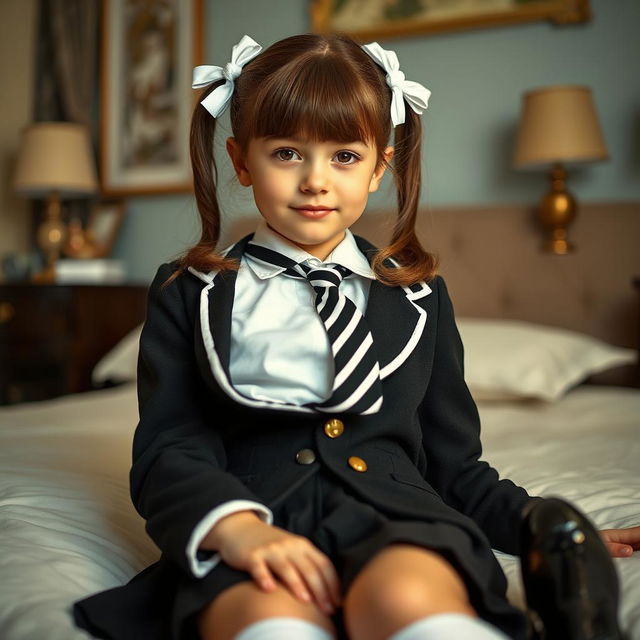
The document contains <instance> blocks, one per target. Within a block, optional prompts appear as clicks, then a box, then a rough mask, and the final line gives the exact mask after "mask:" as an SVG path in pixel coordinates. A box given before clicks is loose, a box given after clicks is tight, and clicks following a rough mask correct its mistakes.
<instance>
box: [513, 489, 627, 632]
mask: <svg viewBox="0 0 640 640" xmlns="http://www.w3.org/2000/svg"><path fill="white" fill-rule="evenodd" d="M521 543H522V553H521V555H520V566H521V569H522V580H523V583H524V589H525V594H526V599H527V606H528V608H529V615H530V619H531V620H532V622H533V627H534V630H535V631H536V633H537V634H538V635H539V637H540V638H543V639H544V640H623V635H622V633H621V632H620V628H619V626H618V599H619V591H620V589H619V585H618V577H617V574H616V570H615V567H614V565H613V561H612V559H611V556H610V555H609V551H608V550H607V548H606V546H605V544H604V542H603V541H602V539H601V538H600V534H599V533H598V531H597V530H596V529H595V528H594V526H593V525H592V524H591V522H590V521H589V520H588V519H587V517H586V516H585V515H584V514H582V513H581V512H580V511H578V509H577V508H576V507H574V506H572V505H571V504H569V503H568V502H566V501H564V500H561V499H559V498H546V499H544V500H540V501H536V502H534V503H533V504H532V506H531V507H530V508H529V509H528V511H526V512H525V515H524V519H523V521H522V528H521Z"/></svg>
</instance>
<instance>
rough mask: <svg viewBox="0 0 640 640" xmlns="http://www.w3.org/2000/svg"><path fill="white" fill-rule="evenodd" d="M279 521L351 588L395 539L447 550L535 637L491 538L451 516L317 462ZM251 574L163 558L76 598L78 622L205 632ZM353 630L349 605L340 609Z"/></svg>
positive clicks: (472, 590)
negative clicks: (350, 480) (361, 487)
mask: <svg viewBox="0 0 640 640" xmlns="http://www.w3.org/2000/svg"><path fill="white" fill-rule="evenodd" d="M269 506H270V507H271V508H272V511H273V514H274V524H275V525H277V526H279V527H282V528H284V529H287V530H288V531H291V532H292V533H296V534H298V535H302V536H305V537H307V538H309V539H310V540H311V541H312V542H313V543H314V544H315V545H316V546H317V547H318V548H319V549H321V550H322V551H323V552H324V553H325V554H327V555H328V556H329V557H330V558H331V559H332V560H333V562H334V564H335V567H336V570H337V572H338V576H339V577H340V579H341V586H342V592H343V594H345V593H346V592H347V591H348V589H349V585H350V584H351V582H352V581H353V580H354V578H355V577H356V576H357V575H358V573H359V572H360V571H361V569H362V568H363V567H364V565H365V564H366V563H367V562H368V561H369V560H370V559H371V558H372V557H373V556H374V555H375V554H376V553H377V552H378V551H380V550H381V549H383V548H384V547H386V546H388V545H390V544H393V543H408V544H415V545H419V546H422V547H425V548H428V549H431V550H434V551H436V552H438V553H440V554H441V555H442V556H443V557H444V558H445V559H446V560H447V561H448V562H449V563H450V564H451V565H452V566H453V567H454V568H455V569H456V570H457V571H458V573H459V574H460V575H461V577H462V579H463V580H464V582H465V584H466V587H467V591H468V593H469V598H470V601H471V604H472V606H473V607H474V609H475V610H476V611H477V612H478V615H479V616H480V617H481V618H483V619H485V620H487V621H488V622H490V623H491V624H493V625H495V626H496V627H498V628H499V629H501V630H502V631H503V632H504V633H506V634H507V635H508V636H509V637H511V638H514V639H515V640H525V639H526V638H527V637H528V632H527V623H526V618H525V616H524V614H523V613H522V612H521V611H520V610H519V609H517V608H516V607H514V606H512V605H511V604H509V602H508V601H507V599H506V595H505V594H506V586H507V583H506V578H505V576H504V573H503V572H502V569H501V567H500V565H499V563H498V562H497V560H496V559H495V556H494V555H493V552H492V551H491V549H490V548H489V547H488V546H480V545H478V540H477V539H476V540H472V538H471V537H470V536H469V535H468V534H467V533H466V532H465V531H463V530H462V529H460V528H457V527H455V526H453V525H449V524H444V523H431V522H417V521H398V520H391V519H389V518H387V517H386V516H385V515H384V514H381V513H379V512H377V511H376V510H375V509H374V508H372V507H371V506H370V505H368V504H365V503H364V502H362V501H361V500H359V499H358V498H356V497H354V496H352V495H349V494H348V493H346V492H345V491H344V489H343V487H342V486H341V485H340V484H339V483H338V482H337V481H336V480H335V479H334V478H333V477H332V476H330V475H328V473H327V472H325V471H324V470H322V469H320V468H319V467H316V468H313V469H310V473H309V475H308V476H305V477H304V478H303V479H302V481H301V482H299V483H298V484H297V486H295V487H291V488H290V489H289V491H287V495H286V496H281V497H280V498H279V500H278V502H277V504H274V505H269ZM247 580H251V576H250V575H249V574H248V573H246V572H244V571H238V570H236V569H233V568H231V567H229V566H228V565H226V564H224V563H219V564H218V565H216V567H214V569H212V570H211V572H210V573H209V574H207V575H206V576H205V577H204V578H193V577H190V576H187V575H186V574H185V573H184V571H182V570H179V569H178V568H177V567H175V566H174V565H172V564H171V563H169V562H167V561H166V560H165V559H164V558H162V559H161V560H160V561H158V562H157V563H155V564H153V565H151V566H150V567H147V568H146V569H145V570H144V571H142V572H140V573H139V574H138V575H137V576H135V577H134V578H133V579H132V580H131V581H130V582H129V583H127V584H126V585H124V586H122V587H116V588H115V589H109V590H108V591H103V592H100V593H98V594H95V595H93V596H91V597H89V598H86V599H84V600H80V601H78V602H76V603H75V604H74V607H73V614H74V619H75V622H76V624H77V626H79V627H81V628H83V629H85V630H87V631H89V632H90V633H92V634H93V635H94V636H96V637H98V638H108V639H112V640H198V638H199V636H198V632H197V627H196V620H197V615H198V613H199V612H200V611H201V610H202V609H203V608H204V607H205V606H206V605H208V604H209V603H210V602H211V601H212V600H213V599H214V598H215V597H216V596H217V595H218V594H220V593H221V592H222V591H224V590H225V589H228V588H229V587H231V586H233V585H235V584H238V583H239V582H243V581H247ZM334 622H335V624H336V627H337V628H338V630H339V633H340V636H339V637H340V638H341V639H342V638H347V636H346V634H345V632H344V625H343V624H342V619H341V613H340V612H338V613H337V614H336V616H335V617H334Z"/></svg>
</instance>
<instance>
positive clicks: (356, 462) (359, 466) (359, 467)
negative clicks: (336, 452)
mask: <svg viewBox="0 0 640 640" xmlns="http://www.w3.org/2000/svg"><path fill="white" fill-rule="evenodd" d="M349 466H350V467H351V468H352V469H354V470H355V471H360V472H363V471H366V470H367V463H366V462H365V461H364V460H363V459H362V458H358V456H351V457H350V458H349Z"/></svg>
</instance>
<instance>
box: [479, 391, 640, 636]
mask: <svg viewBox="0 0 640 640" xmlns="http://www.w3.org/2000/svg"><path fill="white" fill-rule="evenodd" d="M479 410H480V416H481V420H482V425H483V437H482V440H483V443H484V455H483V457H484V459H485V460H487V461H489V462H491V464H493V466H495V467H496V468H497V469H498V471H499V472H500V474H501V476H502V477H507V478H511V479H512V480H513V481H514V482H517V483H518V484H521V485H522V486H524V487H525V488H526V489H527V490H528V491H529V492H530V493H532V494H534V495H540V496H547V497H548V496H552V495H556V496H560V497H563V498H566V499H568V500H571V501H572V502H573V503H574V504H576V505H577V506H578V507H579V508H580V509H582V510H583V511H584V512H586V513H587V514H588V515H589V516H590V517H591V518H592V520H593V521H594V522H595V524H596V525H597V526H598V528H600V529H610V528H618V527H630V526H635V525H639V524H640V462H639V461H640V391H638V390H637V389H622V388H619V389H618V388H610V387H595V386H583V387H578V388H577V389H575V390H574V391H572V392H570V393H569V394H568V395H567V396H565V397H564V398H563V399H562V400H560V401H558V402H554V403H545V402H536V401H534V402H522V403H517V402H516V403H512V404H501V403H496V404H491V403H484V404H479ZM497 556H498V559H499V560H500V562H501V564H502V566H503V569H504V570H505V573H506V574H507V577H508V578H509V597H510V599H512V601H514V602H516V603H518V604H520V605H522V602H523V600H522V589H521V583H520V573H519V566H518V563H517V562H516V560H515V558H513V557H512V556H506V555H505V554H500V553H498V554H497ZM614 562H615V564H616V567H617V569H618V575H619V576H620V580H621V585H622V589H623V600H622V605H621V612H620V613H621V619H622V620H623V621H624V624H625V628H626V629H628V630H629V633H630V640H638V639H640V552H636V553H634V555H633V556H632V557H631V558H616V559H615V560H614Z"/></svg>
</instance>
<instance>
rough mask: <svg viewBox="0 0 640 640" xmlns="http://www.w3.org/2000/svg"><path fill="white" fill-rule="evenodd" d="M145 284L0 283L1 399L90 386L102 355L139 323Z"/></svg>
mask: <svg viewBox="0 0 640 640" xmlns="http://www.w3.org/2000/svg"><path fill="white" fill-rule="evenodd" d="M146 297H147V285H36V284H17V283H15V284H14V283H3V284H0V404H14V403H18V402H30V401H33V400H45V399H47V398H53V397H56V396H60V395H64V394H67V393H76V392H79V391H88V390H90V389H92V388H93V387H92V383H91V371H92V369H93V367H94V366H95V364H96V363H97V362H98V360H100V358H101V357H102V356H103V355H104V354H105V353H107V352H108V351H109V350H110V349H111V348H112V347H113V346H115V344H116V343H117V342H118V341H119V340H120V339H121V338H123V337H124V336H125V335H126V334H127V333H128V332H129V331H131V330H132V329H134V328H135V327H136V326H137V325H138V324H140V323H141V322H143V320H144V317H145V311H146Z"/></svg>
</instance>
